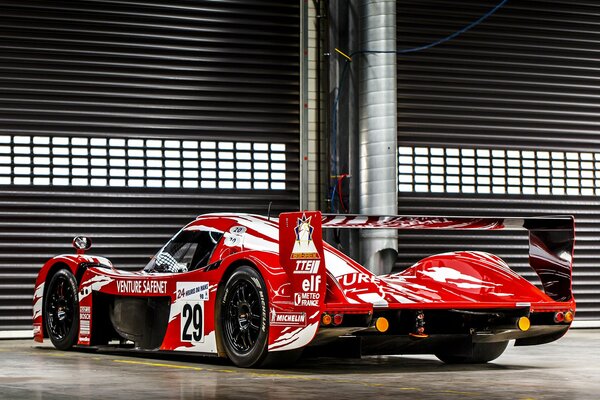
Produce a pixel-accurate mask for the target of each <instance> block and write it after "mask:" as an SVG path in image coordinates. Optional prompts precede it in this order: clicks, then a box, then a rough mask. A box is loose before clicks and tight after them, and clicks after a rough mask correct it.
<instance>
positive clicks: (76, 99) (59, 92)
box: [0, 0, 300, 330]
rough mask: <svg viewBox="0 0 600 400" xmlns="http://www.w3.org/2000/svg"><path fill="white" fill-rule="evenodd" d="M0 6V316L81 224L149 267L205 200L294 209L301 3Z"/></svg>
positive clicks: (19, 305) (25, 297) (20, 303)
mask: <svg viewBox="0 0 600 400" xmlns="http://www.w3.org/2000/svg"><path fill="white" fill-rule="evenodd" d="M0 7H1V10H2V11H1V13H0V139H1V140H0V330H7V329H30V328H31V299H32V293H33V284H34V279H35V276H36V274H37V271H38V270H39V268H40V267H41V265H42V264H43V263H44V262H45V260H47V259H48V258H49V257H51V256H53V255H55V254H58V253H61V252H71V251H72V249H71V248H70V243H71V240H72V238H73V236H74V235H77V234H86V235H89V236H91V237H92V239H93V242H94V247H93V249H92V251H91V253H92V254H101V255H105V256H107V257H109V258H111V259H112V260H113V262H114V263H115V264H116V265H117V266H119V267H124V268H140V267H141V266H143V265H145V263H146V262H147V260H148V259H149V257H150V256H151V255H152V254H153V253H154V252H155V251H156V250H157V249H158V248H159V247H160V246H161V245H162V244H163V243H164V241H165V240H166V239H167V238H168V237H170V236H171V235H172V234H173V233H174V232H176V230H177V229H178V228H179V227H181V225H183V224H184V223H186V222H188V221H189V220H190V219H193V218H194V217H195V216H196V215H198V214H201V213H205V212H214V211H231V210H235V211H241V212H260V213H266V210H267V207H268V203H269V201H273V210H274V212H277V211H280V210H290V209H297V207H298V197H299V196H298V187H299V184H298V180H299V173H298V165H299V160H298V154H299V114H298V112H299V64H298V60H299V21H300V18H299V12H300V11H299V3H298V2H280V1H276V0H264V1H252V2H244V1H234V0H231V1H228V0H226V1H220V2H201V1H184V0H177V1H160V0H150V1H144V2H143V3H140V2H133V1H79V2H68V1H33V0H29V1H0ZM194 161H196V164H194ZM198 161H199V162H198ZM65 163H66V164H65ZM51 184H52V186H51Z"/></svg>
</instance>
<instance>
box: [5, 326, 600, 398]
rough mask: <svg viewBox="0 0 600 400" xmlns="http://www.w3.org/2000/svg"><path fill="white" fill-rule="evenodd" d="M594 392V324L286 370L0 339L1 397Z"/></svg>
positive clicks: (597, 390) (599, 379) (599, 343)
mask: <svg viewBox="0 0 600 400" xmlns="http://www.w3.org/2000/svg"><path fill="white" fill-rule="evenodd" d="M326 397H328V398H330V399H341V398H347V399H354V400H355V399H364V398H370V399H375V398H376V399H379V398H392V397H393V398H410V399H486V400H487V399H519V400H526V399H561V400H564V399H599V398H600V330H590V329H588V330H584V329H580V330H571V331H570V332H569V333H568V334H567V336H566V337H564V338H562V339H560V340H559V341H557V342H554V343H550V344H546V345H541V346H532V347H521V348H517V347H512V345H510V346H509V348H508V349H507V351H506V352H505V353H504V354H503V355H502V356H501V357H500V358H499V359H497V360H496V361H494V362H493V363H490V364H487V365H479V366H464V365H462V366H461V365H444V364H442V363H441V362H439V361H437V359H436V358H435V357H430V356H419V357H415V356H411V357H408V356H406V357H398V356H394V357H369V358H364V359H362V360H339V359H317V360H315V359H312V360H301V361H300V363H299V364H297V365H296V366H295V367H294V368H293V369H288V370H247V369H239V368H235V367H233V366H231V365H229V364H228V363H226V362H219V361H218V360H215V359H206V358H181V357H161V358H149V357H132V356H124V355H122V354H106V353H91V352H83V351H71V352H61V351H57V350H55V349H54V348H52V347H51V346H50V345H49V344H47V343H45V344H44V345H38V344H37V343H34V342H32V341H24V340H3V341H0V398H1V399H73V398H86V399H92V398H95V399H127V400H134V399H153V398H164V399H192V398H193V399H202V398H232V399H253V398H261V399H278V400H279V399H291V398H302V399H308V398H326Z"/></svg>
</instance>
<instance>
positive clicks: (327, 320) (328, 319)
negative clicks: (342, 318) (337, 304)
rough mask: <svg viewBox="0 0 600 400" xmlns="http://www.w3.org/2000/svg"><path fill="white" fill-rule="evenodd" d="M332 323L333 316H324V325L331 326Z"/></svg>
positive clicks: (322, 319) (322, 320) (322, 318)
mask: <svg viewBox="0 0 600 400" xmlns="http://www.w3.org/2000/svg"><path fill="white" fill-rule="evenodd" d="M332 321H333V318H331V315H329V314H323V316H322V317H321V322H322V323H323V325H331V322H332Z"/></svg>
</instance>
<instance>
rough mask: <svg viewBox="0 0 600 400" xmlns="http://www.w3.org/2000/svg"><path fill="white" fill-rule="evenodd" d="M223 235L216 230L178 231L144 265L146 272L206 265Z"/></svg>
mask: <svg viewBox="0 0 600 400" xmlns="http://www.w3.org/2000/svg"><path fill="white" fill-rule="evenodd" d="M222 236H223V233H222V232H218V231H198V230H194V231H185V230H182V231H180V232H179V233H178V234H177V235H175V236H174V237H173V238H172V239H171V240H169V242H168V243H167V244H166V245H165V246H164V247H163V248H162V249H161V250H160V251H159V252H158V253H156V255H155V256H154V257H152V260H150V262H149V263H148V265H146V267H144V271H146V272H187V271H193V270H195V269H198V268H202V267H204V266H206V264H207V263H208V260H209V259H210V256H211V254H212V252H213V250H214V249H215V247H216V245H217V243H218V242H219V240H220V239H221V237H222Z"/></svg>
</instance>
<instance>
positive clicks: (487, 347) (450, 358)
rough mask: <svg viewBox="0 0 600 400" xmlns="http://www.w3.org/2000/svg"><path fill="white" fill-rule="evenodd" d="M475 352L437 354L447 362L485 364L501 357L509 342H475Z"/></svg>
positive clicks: (436, 354)
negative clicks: (466, 354) (467, 354)
mask: <svg viewBox="0 0 600 400" xmlns="http://www.w3.org/2000/svg"><path fill="white" fill-rule="evenodd" d="M472 346H473V353H472V354H471V355H469V356H465V355H457V354H452V353H448V352H438V353H435V356H436V357H437V358H439V359H440V360H442V361H443V362H445V363H447V364H484V363H486V362H488V361H492V360H495V359H496V358H498V357H500V356H501V355H502V353H504V350H506V347H507V346H508V342H493V343H473V345H472Z"/></svg>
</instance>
